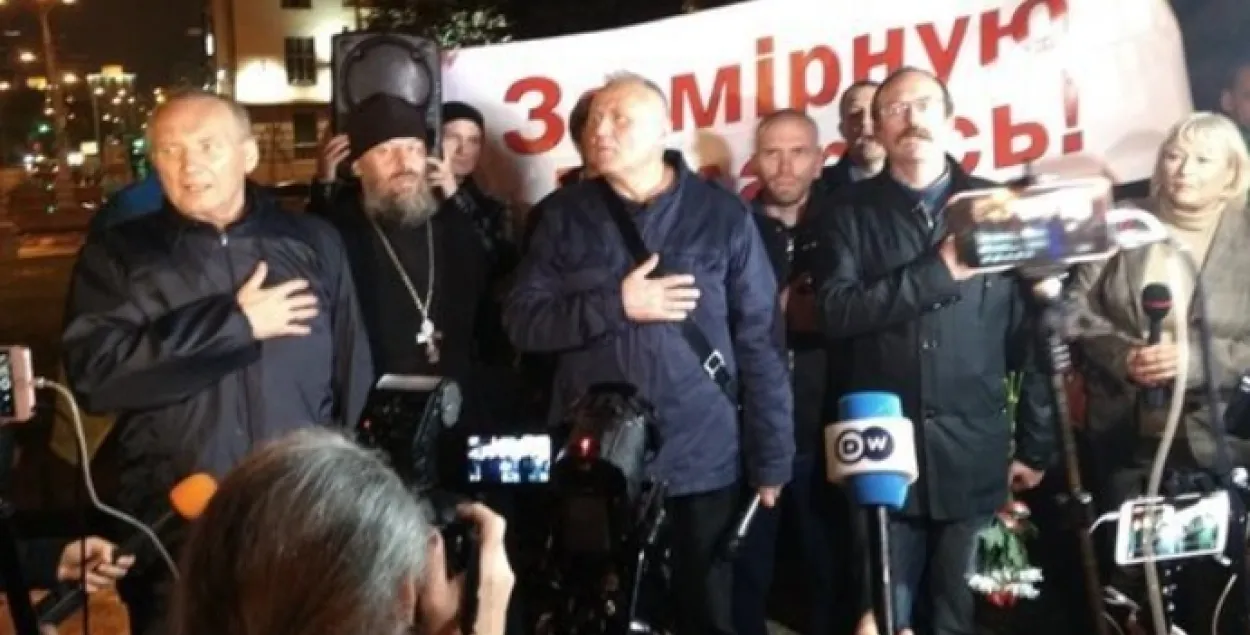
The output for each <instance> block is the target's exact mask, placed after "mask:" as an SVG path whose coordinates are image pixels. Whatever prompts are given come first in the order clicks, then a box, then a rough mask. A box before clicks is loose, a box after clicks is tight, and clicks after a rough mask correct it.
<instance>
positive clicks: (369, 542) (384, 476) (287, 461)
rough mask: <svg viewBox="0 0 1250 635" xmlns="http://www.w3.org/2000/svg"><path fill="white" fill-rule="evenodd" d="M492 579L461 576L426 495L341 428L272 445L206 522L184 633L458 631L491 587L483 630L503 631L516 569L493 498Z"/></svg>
mask: <svg viewBox="0 0 1250 635" xmlns="http://www.w3.org/2000/svg"><path fill="white" fill-rule="evenodd" d="M459 512H460V517H461V518H462V519H463V520H464V521H466V522H467V523H470V524H472V525H474V526H475V528H476V533H477V543H478V547H477V548H478V549H479V554H480V555H479V557H478V569H479V572H480V574H479V580H480V582H479V585H478V588H477V589H476V590H470V589H464V588H462V586H461V585H462V580H461V579H460V578H459V577H456V578H454V579H449V578H448V575H447V569H446V565H445V559H446V554H445V552H444V543H443V541H442V539H441V537H440V534H439V533H438V531H437V530H436V529H435V528H434V527H433V526H431V524H430V521H429V513H428V510H427V509H425V502H424V501H421V500H418V499H416V498H414V497H413V495H412V494H411V493H409V491H408V489H407V488H406V487H405V486H404V484H403V482H402V481H401V480H400V478H399V476H398V475H397V474H396V473H395V472H394V471H393V470H392V469H391V468H390V467H388V466H387V465H386V463H384V462H383V461H382V460H381V459H380V458H379V457H377V456H376V455H374V454H372V453H370V452H369V451H367V450H365V449H363V448H361V447H359V446H357V445H356V444H354V443H352V442H351V441H349V440H347V439H346V438H344V437H342V436H341V435H339V434H336V433H334V432H330V431H328V430H314V429H309V430H302V431H299V432H296V433H294V434H291V435H289V436H287V437H284V438H282V439H279V440H278V441H276V442H274V443H272V444H270V445H268V446H266V447H264V448H262V449H261V450H259V451H257V452H256V453H254V454H252V455H251V456H249V457H248V458H247V459H245V460H244V461H243V462H242V463H240V464H239V466H238V467H237V468H235V469H234V470H233V471H232V472H231V473H230V474H229V475H227V476H226V478H225V479H224V480H223V481H222V483H221V487H220V488H219V489H218V490H217V494H216V495H215V496H214V497H213V500H212V503H210V504H209V506H208V509H207V510H206V511H205V512H204V515H203V516H202V517H200V519H199V520H198V521H197V522H196V524H195V525H194V526H193V528H192V530H191V533H190V536H189V537H188V539H187V543H186V548H185V550H184V552H183V557H182V577H181V580H180V582H179V584H178V588H177V590H176V593H175V596H174V611H173V618H174V619H173V621H172V623H171V627H172V631H171V632H176V633H179V634H180V635H273V633H300V634H301V635H408V634H410V633H421V634H429V635H450V634H453V633H459V632H460V631H459V628H458V626H457V623H458V620H459V610H460V609H459V607H460V606H461V604H462V602H461V597H462V594H464V593H477V616H476V620H475V621H474V625H473V629H472V631H471V632H472V633H473V634H474V635H500V634H502V633H503V632H504V616H505V613H506V612H507V608H508V601H509V597H510V596H511V593H512V586H513V583H514V576H513V573H512V567H511V565H510V564H509V562H508V558H507V555H505V553H504V548H503V539H504V521H503V519H502V518H500V517H499V516H498V515H496V514H494V513H493V512H491V511H490V510H489V509H487V508H486V507H483V506H482V505H478V504H473V505H467V506H465V507H463V508H461V509H460V510H459Z"/></svg>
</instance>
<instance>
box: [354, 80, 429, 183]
mask: <svg viewBox="0 0 1250 635" xmlns="http://www.w3.org/2000/svg"><path fill="white" fill-rule="evenodd" d="M343 128H344V132H346V133H347V138H348V140H349V141H350V142H351V147H352V151H351V155H350V156H349V157H348V164H349V165H350V164H351V163H352V162H354V161H356V159H359V158H360V157H361V156H362V155H363V154H364V153H366V152H368V151H369V150H370V149H372V148H373V147H374V146H376V145H380V144H383V143H386V142H387V141H390V140H391V139H420V140H422V141H423V142H425V144H426V145H427V146H428V145H429V143H430V138H429V130H428V129H427V128H426V127H425V111H423V110H422V109H420V108H418V107H417V106H414V105H413V104H411V103H409V102H408V101H406V100H404V99H401V98H399V97H396V96H394V95H389V94H387V93H378V94H376V95H373V96H370V97H369V98H368V99H366V100H364V101H362V102H360V103H359V104H357V105H356V107H355V108H353V109H352V110H351V112H349V113H348V114H347V121H346V122H345V125H344V126H343Z"/></svg>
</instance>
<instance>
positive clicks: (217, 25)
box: [205, 0, 364, 184]
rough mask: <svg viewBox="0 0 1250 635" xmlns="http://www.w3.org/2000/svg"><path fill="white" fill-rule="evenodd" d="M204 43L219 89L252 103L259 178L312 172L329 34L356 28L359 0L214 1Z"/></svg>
mask: <svg viewBox="0 0 1250 635" xmlns="http://www.w3.org/2000/svg"><path fill="white" fill-rule="evenodd" d="M209 2H210V20H209V21H210V27H209V29H207V33H206V36H205V38H206V41H205V45H206V47H207V48H208V50H209V52H210V55H211V56H212V58H213V60H214V63H215V65H216V77H217V90H218V91H219V92H221V93H223V94H227V95H230V96H232V97H234V99H235V100H237V101H238V102H240V103H242V104H244V105H245V106H247V108H248V111H249V112H250V113H251V115H252V127H253V131H254V133H255V135H256V138H257V140H258V142H259V143H260V150H261V162H260V165H259V166H258V167H257V169H256V172H255V173H254V177H255V178H256V180H258V181H260V182H263V183H270V184H277V183H284V182H290V181H299V180H306V179H308V178H311V177H312V175H313V172H314V171H315V169H316V148H317V142H318V140H319V139H320V136H321V134H322V133H323V132H324V130H325V129H326V127H327V126H328V125H329V122H330V105H329V104H330V85H331V69H330V57H331V49H330V39H331V38H332V37H333V36H334V35H335V34H337V33H341V32H343V31H347V30H353V29H355V28H357V27H358V26H359V25H360V24H361V22H362V20H363V19H364V16H363V15H362V13H361V10H360V9H359V8H357V7H356V6H355V1H354V0H209Z"/></svg>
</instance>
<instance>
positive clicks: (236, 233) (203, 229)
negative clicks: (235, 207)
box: [161, 181, 277, 238]
mask: <svg viewBox="0 0 1250 635" xmlns="http://www.w3.org/2000/svg"><path fill="white" fill-rule="evenodd" d="M276 206H277V204H276V203H275V202H274V200H273V197H272V195H270V194H269V193H268V192H266V191H265V190H264V189H263V188H262V187H261V186H259V185H257V184H255V183H253V182H252V181H248V182H247V183H246V184H245V185H244V190H243V216H242V218H240V219H239V220H237V221H235V222H234V223H233V224H232V225H230V226H229V227H227V228H226V230H225V231H224V232H223V231H220V230H218V229H217V228H216V227H214V226H212V225H210V224H208V223H205V222H202V221H198V220H195V219H192V218H188V217H187V216H186V215H184V214H183V213H181V212H179V211H178V210H177V209H176V208H174V206H173V203H171V202H170V201H169V199H168V198H166V199H165V202H164V207H163V209H162V212H161V213H162V215H163V216H164V218H165V221H166V226H167V228H168V229H169V230H170V231H171V232H173V233H174V234H176V235H177V236H179V237H181V236H183V235H184V234H200V233H203V234H212V235H222V234H224V235H225V236H229V237H231V238H234V237H244V236H250V235H253V234H255V233H256V232H257V231H258V230H259V229H260V228H261V227H262V226H263V225H264V224H265V219H266V218H268V217H269V216H270V215H272V214H273V213H274V212H275V211H276V210H275V208H276Z"/></svg>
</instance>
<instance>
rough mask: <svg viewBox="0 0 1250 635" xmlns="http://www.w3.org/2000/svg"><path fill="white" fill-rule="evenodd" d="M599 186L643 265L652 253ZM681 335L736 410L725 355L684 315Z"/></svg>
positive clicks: (734, 385) (616, 198)
mask: <svg viewBox="0 0 1250 635" xmlns="http://www.w3.org/2000/svg"><path fill="white" fill-rule="evenodd" d="M598 185H599V187H600V196H601V198H602V199H603V203H604V205H606V206H607V208H608V214H610V215H611V216H612V222H614V223H616V228H617V229H618V230H620V232H621V239H622V240H624V241H625V248H626V249H628V250H629V254H630V256H632V257H633V259H634V262H635V264H642V263H644V262H646V261H647V259H648V258H650V257H651V251H650V250H649V249H647V245H646V244H645V243H644V242H643V241H642V235H641V234H639V233H638V226H637V225H636V224H634V219H632V218H630V217H629V212H627V211H625V204H624V202H622V201H621V197H620V196H617V194H616V192H613V191H612V188H611V187H609V186H608V184H607V183H606V182H604V181H602V180H600V181H599V183H598ZM656 271H657V272H663V271H664V265H663V263H661V264H660V266H659V267H657V268H656ZM681 335H682V337H683V338H684V339H685V340H686V344H687V345H689V346H690V350H691V351H693V352H694V356H695V359H697V360H699V365H700V366H702V368H703V372H704V373H705V374H706V375H707V376H708V378H709V379H711V380H712V381H713V382H715V383H716V385H717V386H720V389H721V392H723V393H725V397H726V398H728V399H729V403H731V404H733V405H734V407H735V408H736V407H738V380H737V379H735V378H734V376H733V375H732V374H731V373H730V372H729V366H728V365H727V364H726V363H725V356H724V355H723V354H722V353H721V352H720V351H718V350H716V347H715V346H713V345H712V342H711V341H710V340H708V338H707V336H706V335H704V334H703V329H700V328H699V325H698V324H696V323H695V321H694V319H693V317H690V316H687V317H686V319H685V320H682V322H681Z"/></svg>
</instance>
